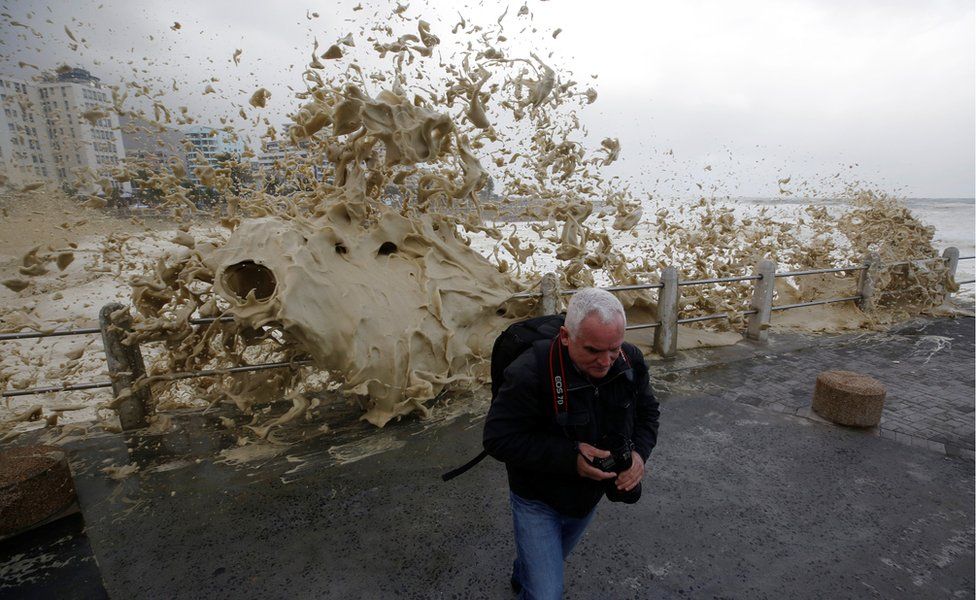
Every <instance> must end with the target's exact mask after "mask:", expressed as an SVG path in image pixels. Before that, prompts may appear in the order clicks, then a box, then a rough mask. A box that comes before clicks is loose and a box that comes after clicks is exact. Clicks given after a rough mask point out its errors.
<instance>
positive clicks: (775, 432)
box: [0, 318, 976, 600]
mask: <svg viewBox="0 0 976 600" xmlns="http://www.w3.org/2000/svg"><path fill="white" fill-rule="evenodd" d="M973 332H974V329H973V320H972V319H971V318H961V319H956V320H951V319H939V320H928V321H919V322H916V323H914V324H909V325H905V326H902V327H899V328H898V329H897V330H893V331H890V332H887V333H861V334H852V335H835V336H818V337H811V336H801V335H785V334H780V335H776V336H774V337H773V339H772V340H771V343H770V344H769V345H767V346H754V345H751V344H745V343H744V344H741V345H739V346H736V347H733V348H724V349H717V350H710V351H696V352H688V353H682V355H681V357H679V358H678V359H677V360H675V361H670V362H667V363H657V364H654V365H652V368H653V370H654V372H655V373H656V374H657V376H658V379H657V382H656V386H657V389H658V391H659V395H660V397H661V399H662V426H661V434H660V436H661V437H660V443H659V445H658V448H657V449H655V451H654V453H653V455H652V458H651V461H650V462H649V464H648V470H649V474H648V476H647V478H646V479H645V481H644V497H643V498H642V499H641V501H640V502H639V503H638V504H636V505H633V506H621V505H615V504H610V503H606V502H605V503H603V504H601V505H600V507H599V508H598V509H597V510H598V514H597V517H596V519H595V520H594V522H593V525H592V526H591V528H590V530H589V531H588V532H587V534H586V535H585V537H584V538H583V540H582V541H581V543H580V546H579V547H578V550H577V552H576V553H574V555H573V556H572V557H571V558H570V560H569V564H568V570H567V590H568V591H567V598H573V599H590V598H594V599H595V598H599V599H606V598H610V599H614V598H742V599H749V600H751V599H755V598H771V599H780V598H801V599H802V598H810V599H822V598H831V599H834V598H886V599H887V598H904V599H906V600H908V599H911V600H915V599H926V598H932V599H935V598H939V599H942V598H972V597H973V595H974V575H973V574H974V549H973V536H974V512H973V506H974V462H973V460H972V456H973V454H972V452H973V404H974V381H973V375H974V367H976V363H974V353H973V352H974V350H973V339H974V336H973ZM834 368H844V369H848V370H857V371H863V372H865V373H869V374H871V375H873V376H874V377H876V378H878V379H879V380H881V381H882V382H883V383H884V384H885V385H886V386H887V388H888V404H887V405H886V409H885V413H884V421H883V423H882V426H881V428H880V429H878V430H875V431H867V432H866V431H862V430H856V429H850V428H844V427H838V426H835V425H831V424H828V423H825V422H823V421H822V420H820V419H818V418H816V416H815V415H810V414H809V413H808V411H807V409H806V407H807V406H809V401H810V397H811V395H812V392H813V385H814V380H815V378H816V374H817V373H818V372H820V371H821V370H824V369H834ZM485 402H486V400H485V399H484V398H483V397H478V398H470V399H467V400H458V401H456V402H455V403H454V405H453V406H454V416H453V417H452V418H448V419H442V420H438V419H436V418H435V420H433V421H426V422H422V421H418V420H416V419H406V420H404V421H402V422H400V423H393V424H391V425H390V426H388V427H387V428H385V429H383V430H381V431H376V430H372V429H370V428H369V427H368V426H366V425H363V424H360V423H356V422H355V421H354V420H353V417H354V416H355V413H354V412H349V413H348V414H347V415H346V416H343V415H342V414H341V411H336V413H335V414H334V415H333V416H330V417H329V418H328V420H329V422H330V424H332V425H333V427H332V429H331V431H329V432H328V433H326V434H321V435H317V436H313V437H310V438H309V439H307V440H306V441H303V442H301V443H298V444H296V445H294V446H291V447H288V448H287V449H286V450H284V451H283V453H282V454H281V455H279V456H277V457H271V458H268V459H267V460H263V461H260V462H257V463H252V464H250V465H245V466H233V465H228V464H224V463H219V462H216V461H215V460H214V456H215V454H216V453H217V452H219V451H220V450H221V449H222V448H228V447H232V445H233V444H234V436H233V435H231V434H230V433H228V432H227V431H226V430H225V429H223V428H222V427H221V426H220V422H219V420H218V417H219V415H205V416H203V415H198V416H195V417H192V418H181V422H182V427H181V428H180V429H179V430H178V431H176V432H173V433H169V434H165V435H156V436H150V435H141V436H133V437H129V438H123V437H122V436H118V435H104V436H97V437H94V438H91V439H88V440H85V441H83V442H76V443H73V444H72V445H71V446H70V447H69V448H70V450H71V453H72V468H73V470H74V472H75V480H76V485H77V488H78V493H79V498H80V504H81V508H82V511H83V521H84V529H82V527H81V518H77V517H76V518H75V519H74V520H73V521H72V520H62V521H60V522H57V523H55V524H52V525H50V526H48V527H46V528H43V529H41V530H35V531H34V532H31V533H29V534H26V535H23V536H20V537H18V538H13V539H11V540H7V541H5V542H0V597H2V596H9V597H18V598H20V597H28V598H30V597H40V598H47V597H57V598H99V597H112V598H202V597H207V598H261V599H267V598H306V597H316V598H370V599H374V598H499V599H507V598H511V597H512V594H511V591H510V590H509V588H508V569H509V567H510V565H511V559H512V555H513V546H512V539H511V522H510V514H509V509H508V506H507V486H506V483H505V474H504V468H503V466H502V465H501V464H499V463H497V462H495V461H493V460H487V461H485V462H484V463H482V464H481V465H479V466H478V467H476V468H475V469H474V470H472V471H470V472H469V473H467V474H465V475H464V476H462V477H460V478H458V479H456V480H454V481H452V482H449V483H442V482H441V481H440V479H439V476H440V474H441V473H443V472H444V471H446V470H448V469H449V468H451V467H454V466H457V465H458V464H460V463H462V462H464V461H466V460H467V459H468V458H470V457H471V456H473V455H474V454H476V453H477V452H478V450H479V449H480V445H481V427H482V422H483V414H484V411H485V409H486V406H485ZM283 409H284V407H282V410H283ZM228 414H229V413H228ZM343 423H345V424H343ZM305 427H308V426H305ZM292 433H293V434H294V435H296V436H300V435H302V430H300V429H299V428H298V427H296V428H295V429H294V430H293V431H292ZM306 433H307V432H306ZM357 450H358V451H359V454H357V452H356V451H357ZM363 450H366V451H365V452H364V451H363ZM355 456H361V457H362V458H361V459H359V460H355V461H353V462H349V459H350V457H355ZM128 461H132V462H134V463H136V464H137V465H139V467H140V472H139V473H137V474H136V475H133V476H132V477H129V478H128V479H125V480H124V481H121V482H115V481H113V480H110V479H108V478H106V477H105V476H104V474H102V473H101V472H100V471H99V470H100V469H101V468H102V467H103V466H105V465H106V464H115V465H121V464H126V463H127V462H128ZM95 558H97V564H96V561H95Z"/></svg>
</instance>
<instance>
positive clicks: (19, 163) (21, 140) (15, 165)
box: [0, 77, 55, 187]
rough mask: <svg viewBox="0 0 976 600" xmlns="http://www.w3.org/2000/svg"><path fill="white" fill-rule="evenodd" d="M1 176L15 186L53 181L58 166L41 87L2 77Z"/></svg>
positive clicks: (0, 95) (0, 92)
mask: <svg viewBox="0 0 976 600" xmlns="http://www.w3.org/2000/svg"><path fill="white" fill-rule="evenodd" d="M0 107H2V114H0V175H2V177H3V178H4V179H6V182H7V183H8V184H9V185H11V186H14V187H22V186H24V185H27V184H29V183H35V182H39V181H53V180H54V179H53V178H54V177H55V166H54V161H53V158H52V157H51V149H50V141H49V139H48V135H47V130H46V128H45V122H44V118H43V116H42V114H41V113H40V112H38V108H39V96H38V90H37V88H36V87H35V86H34V85H33V84H31V83H28V82H26V81H22V80H20V79H12V78H7V77H2V78H0Z"/></svg>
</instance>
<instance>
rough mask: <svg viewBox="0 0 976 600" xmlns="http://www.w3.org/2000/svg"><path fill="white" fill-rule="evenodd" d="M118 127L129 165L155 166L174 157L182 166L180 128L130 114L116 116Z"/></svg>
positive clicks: (168, 161) (184, 162)
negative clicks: (117, 117)
mask: <svg viewBox="0 0 976 600" xmlns="http://www.w3.org/2000/svg"><path fill="white" fill-rule="evenodd" d="M119 128H120V130H121V132H122V147H123V148H125V157H126V160H127V161H128V162H129V164H133V163H138V164H136V165H135V166H139V165H147V166H153V167H155V166H158V165H163V164H170V163H172V161H174V160H176V161H179V162H180V163H181V164H183V166H184V167H185V166H186V150H185V148H184V146H183V133H182V132H181V131H179V130H177V129H172V128H170V127H166V126H164V125H160V124H159V123H155V122H153V121H149V120H148V119H143V118H141V117H135V116H131V115H124V116H122V117H119Z"/></svg>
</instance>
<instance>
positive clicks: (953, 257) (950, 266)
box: [942, 246, 959, 300]
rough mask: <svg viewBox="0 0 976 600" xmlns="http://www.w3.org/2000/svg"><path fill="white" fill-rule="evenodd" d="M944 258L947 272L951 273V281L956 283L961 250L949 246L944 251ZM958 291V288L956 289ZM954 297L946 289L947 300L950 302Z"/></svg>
mask: <svg viewBox="0 0 976 600" xmlns="http://www.w3.org/2000/svg"><path fill="white" fill-rule="evenodd" d="M942 258H944V259H945V261H946V270H947V271H948V272H949V279H950V280H952V282H953V283H955V281H956V269H958V268H959V248H956V247H955V246H949V247H948V248H946V249H945V250H943V251H942ZM956 289H958V288H956ZM950 296H952V291H950V290H949V289H946V292H945V299H946V300H948V299H949V297H950Z"/></svg>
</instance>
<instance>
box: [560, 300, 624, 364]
mask: <svg viewBox="0 0 976 600" xmlns="http://www.w3.org/2000/svg"><path fill="white" fill-rule="evenodd" d="M559 339H560V340H562V343H563V345H564V346H566V348H567V349H568V350H569V358H570V359H572V361H573V363H574V364H575V365H576V366H577V367H578V368H579V370H580V371H582V372H583V373H585V374H587V375H589V376H590V377H592V378H594V379H600V378H602V377H603V376H605V375H606V374H607V372H608V371H609V370H610V365H612V364H613V361H615V360H617V357H618V356H619V355H620V346H621V345H623V343H624V323H623V320H622V319H620V318H619V317H618V318H615V319H614V320H613V322H612V323H604V322H602V321H601V320H600V316H599V315H596V314H591V315H589V316H587V317H586V318H585V319H583V322H582V323H580V328H579V331H578V332H577V333H576V337H572V336H570V335H569V330H568V329H566V328H565V327H561V328H560V329H559Z"/></svg>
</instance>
